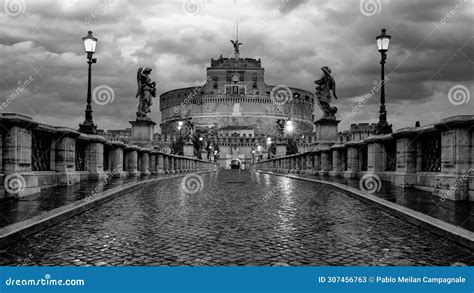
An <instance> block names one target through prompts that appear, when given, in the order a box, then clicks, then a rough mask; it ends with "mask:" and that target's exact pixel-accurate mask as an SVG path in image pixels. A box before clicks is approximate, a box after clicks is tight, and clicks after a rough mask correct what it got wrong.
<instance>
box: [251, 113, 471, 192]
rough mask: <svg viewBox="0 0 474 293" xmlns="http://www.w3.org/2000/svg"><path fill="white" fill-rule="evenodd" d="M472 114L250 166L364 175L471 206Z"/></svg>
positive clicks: (334, 175)
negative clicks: (466, 202) (465, 202)
mask: <svg viewBox="0 0 474 293" xmlns="http://www.w3.org/2000/svg"><path fill="white" fill-rule="evenodd" d="M473 126H474V115H463V116H454V117H450V118H446V119H443V120H441V121H440V122H439V123H436V124H433V125H428V126H423V127H413V128H412V127H410V128H403V129H400V130H398V131H396V132H394V133H392V134H387V135H374V136H369V137H367V138H366V139H364V140H362V141H349V142H347V143H345V144H334V145H332V146H329V147H327V146H326V147H324V146H323V147H321V148H319V147H318V145H317V144H315V145H313V146H312V150H311V151H306V152H304V153H299V154H296V155H291V156H283V157H278V158H274V159H270V160H264V161H260V162H257V163H254V164H252V168H253V169H254V170H263V171H273V172H283V173H295V174H314V175H321V176H325V175H327V176H333V177H344V178H355V179H359V178H361V177H362V176H364V175H366V174H370V175H376V176H378V177H379V179H380V180H383V181H388V182H390V183H391V184H393V185H396V186H401V187H415V188H419V189H423V190H428V191H431V192H432V193H433V194H434V195H437V196H440V197H442V198H446V199H450V200H456V201H457V200H469V201H474V147H473V146H474V134H473V132H474V128H473Z"/></svg>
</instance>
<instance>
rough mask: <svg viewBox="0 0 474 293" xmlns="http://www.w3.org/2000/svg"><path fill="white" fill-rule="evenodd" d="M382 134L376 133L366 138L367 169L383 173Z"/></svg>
mask: <svg viewBox="0 0 474 293" xmlns="http://www.w3.org/2000/svg"><path fill="white" fill-rule="evenodd" d="M381 139H382V136H380V135H376V136H371V137H369V138H367V139H366V141H367V142H368V146H367V150H368V151H367V171H368V172H373V173H376V174H377V173H378V174H381V173H382V172H383V165H384V161H383V153H384V146H383V142H382V141H381Z"/></svg>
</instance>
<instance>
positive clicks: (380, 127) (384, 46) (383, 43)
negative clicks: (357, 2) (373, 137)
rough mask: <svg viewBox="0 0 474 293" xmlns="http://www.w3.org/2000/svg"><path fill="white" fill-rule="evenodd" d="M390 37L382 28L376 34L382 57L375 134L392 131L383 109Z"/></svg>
mask: <svg viewBox="0 0 474 293" xmlns="http://www.w3.org/2000/svg"><path fill="white" fill-rule="evenodd" d="M391 38H392V37H391V36H390V35H387V33H386V30H385V29H382V33H381V34H380V35H379V36H377V38H376V40H377V48H378V50H379V52H380V54H381V55H382V59H381V60H380V65H381V67H382V68H381V75H380V80H381V88H380V111H379V113H380V115H379V122H378V124H377V125H376V127H375V133H376V134H388V133H392V125H390V124H388V122H387V111H386V110H385V68H384V65H385V60H386V59H387V51H388V45H389V43H390V39H391Z"/></svg>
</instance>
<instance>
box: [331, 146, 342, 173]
mask: <svg viewBox="0 0 474 293" xmlns="http://www.w3.org/2000/svg"><path fill="white" fill-rule="evenodd" d="M342 147H343V146H342V145H333V146H332V147H331V155H332V158H331V159H332V169H331V171H329V175H331V176H334V177H342Z"/></svg>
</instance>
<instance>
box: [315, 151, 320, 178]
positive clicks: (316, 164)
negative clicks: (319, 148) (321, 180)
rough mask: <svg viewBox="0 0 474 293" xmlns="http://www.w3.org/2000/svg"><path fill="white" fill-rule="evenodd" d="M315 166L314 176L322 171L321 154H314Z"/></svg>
mask: <svg viewBox="0 0 474 293" xmlns="http://www.w3.org/2000/svg"><path fill="white" fill-rule="evenodd" d="M313 166H314V167H313V175H318V174H319V171H320V170H321V152H316V153H314V159H313Z"/></svg>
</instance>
